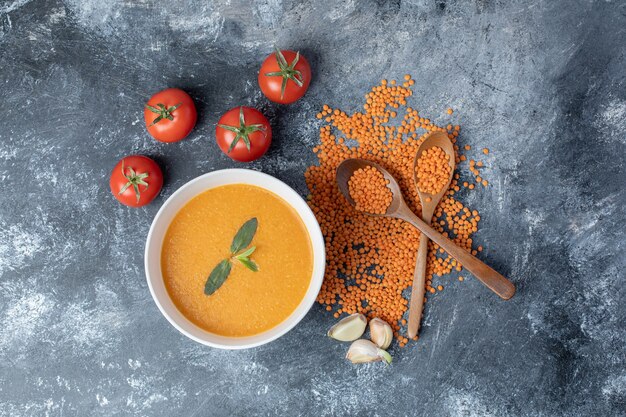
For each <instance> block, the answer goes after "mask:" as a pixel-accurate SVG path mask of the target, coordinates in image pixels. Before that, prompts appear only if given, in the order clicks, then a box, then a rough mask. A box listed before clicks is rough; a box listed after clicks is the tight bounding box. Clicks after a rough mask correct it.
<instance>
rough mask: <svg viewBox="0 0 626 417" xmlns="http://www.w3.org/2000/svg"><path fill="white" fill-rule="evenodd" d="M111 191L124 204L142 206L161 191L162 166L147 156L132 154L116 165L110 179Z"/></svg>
mask: <svg viewBox="0 0 626 417" xmlns="http://www.w3.org/2000/svg"><path fill="white" fill-rule="evenodd" d="M109 185H110V186H111V193H113V196H114V197H115V198H117V199H118V201H119V202H120V203H122V204H125V205H127V206H130V207H141V206H145V205H146V204H148V203H150V202H151V201H152V200H154V198H155V197H156V196H157V195H158V194H159V191H161V187H162V186H163V173H162V172H161V168H159V166H158V165H157V163H156V162H154V161H153V160H152V159H150V158H148V157H147V156H141V155H131V156H127V157H126V158H122V160H121V161H119V162H118V163H117V165H115V168H113V172H111V179H110V180H109Z"/></svg>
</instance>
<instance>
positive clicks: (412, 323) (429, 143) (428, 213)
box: [407, 132, 455, 339]
mask: <svg viewBox="0 0 626 417" xmlns="http://www.w3.org/2000/svg"><path fill="white" fill-rule="evenodd" d="M434 146H437V147H439V148H441V149H443V151H444V152H445V153H446V154H447V155H448V162H449V164H450V177H449V178H448V181H447V182H446V183H445V184H444V185H443V186H442V187H441V191H439V192H438V193H437V194H430V193H425V192H422V191H421V190H420V189H419V187H418V186H417V184H418V181H417V171H416V168H417V161H418V160H419V158H420V157H421V156H422V153H423V152H424V151H426V150H428V149H430V148H432V147H434ZM454 165H455V155H454V147H453V145H452V142H451V141H450V138H448V135H447V134H445V133H443V132H433V133H430V134H429V135H428V136H426V138H425V139H424V142H422V144H421V145H420V147H419V148H418V150H417V153H416V154H415V159H414V161H413V181H414V182H415V188H417V193H418V195H419V198H420V202H421V203H422V220H424V221H425V222H426V223H427V224H430V223H431V222H432V219H433V213H434V212H435V208H436V207H437V204H439V201H440V200H441V198H442V197H443V196H444V195H445V194H446V192H447V191H448V187H449V186H450V182H451V181H452V176H453V175H454ZM428 240H429V239H428V236H426V234H425V233H421V234H420V246H419V250H418V252H417V260H416V261H415V271H414V272H413V289H412V290H411V304H410V306H409V325H408V332H407V333H408V336H409V338H410V339H412V338H414V337H415V336H416V335H417V333H418V332H419V329H420V322H421V320H422V311H423V309H424V294H425V292H426V263H427V262H426V261H427V257H428Z"/></svg>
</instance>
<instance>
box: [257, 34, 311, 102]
mask: <svg viewBox="0 0 626 417" xmlns="http://www.w3.org/2000/svg"><path fill="white" fill-rule="evenodd" d="M274 50H275V51H276V61H277V62H278V67H279V68H280V71H276V72H267V73H265V75H266V76H267V77H283V83H282V85H281V86H280V98H281V99H282V98H283V97H284V96H285V89H286V88H287V81H288V80H292V81H293V82H294V83H296V85H297V86H298V87H302V85H303V84H304V82H303V80H302V73H301V72H300V71H298V70H297V69H295V67H296V64H297V63H298V61H299V60H300V51H298V52H296V57H295V58H294V59H293V61H291V64H289V63H287V60H286V59H285V56H284V55H283V53H282V52H281V51H280V49H278V48H277V47H276V45H274Z"/></svg>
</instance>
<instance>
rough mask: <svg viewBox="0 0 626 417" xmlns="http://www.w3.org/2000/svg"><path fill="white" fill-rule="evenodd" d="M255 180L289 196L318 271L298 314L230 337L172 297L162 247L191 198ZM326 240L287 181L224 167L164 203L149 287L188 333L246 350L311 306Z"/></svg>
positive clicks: (148, 256) (150, 249)
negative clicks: (188, 314) (197, 320)
mask: <svg viewBox="0 0 626 417" xmlns="http://www.w3.org/2000/svg"><path fill="white" fill-rule="evenodd" d="M228 184H250V185H256V186H257V187H261V188H264V189H266V190H269V191H271V192H273V193H274V194H276V195H278V196H280V197H281V198H282V199H283V200H285V201H286V202H287V203H288V204H289V205H291V207H293V208H294V209H295V210H296V212H297V213H298V214H299V215H300V218H301V219H302V221H303V222H304V225H305V226H306V229H307V231H308V233H309V237H310V239H311V246H312V249H313V274H312V276H311V282H310V283H309V288H308V289H307V291H306V294H305V295H304V298H303V299H302V301H301V302H300V304H299V305H298V307H297V308H296V309H295V310H294V312H293V313H291V315H290V316H289V317H288V318H287V319H286V320H285V321H283V322H282V323H280V324H279V325H278V326H276V327H274V328H272V329H270V330H267V331H265V332H263V333H260V334H257V335H254V336H248V337H226V336H220V335H216V334H214V333H210V332H207V331H206V330H203V329H201V328H200V327H198V326H196V325H195V324H193V323H192V322H191V321H189V320H187V318H185V316H183V315H182V313H181V312H180V311H178V309H177V308H176V306H175V305H174V303H173V302H172V300H171V299H170V297H169V295H168V293H167V290H166V288H165V283H164V282H163V275H162V273H161V247H162V245H163V238H164V237H165V233H166V232H167V228H168V227H169V225H170V223H171V222H172V219H173V218H174V216H175V215H176V213H178V210H180V209H181V208H182V207H183V206H184V205H185V204H186V203H187V202H188V201H189V200H191V199H192V198H194V197H195V196H197V195H198V194H200V193H202V192H204V191H206V190H208V189H211V188H214V187H218V186H221V185H228ZM325 256H326V253H325V246H324V238H323V237H322V232H321V230H320V227H319V224H318V223H317V220H316V219H315V215H314V214H313V212H312V211H311V209H310V208H309V206H308V205H307V204H306V202H305V201H304V200H303V199H302V197H300V196H299V195H298V193H296V192H295V191H294V190H293V189H292V188H291V187H289V186H288V185H287V184H285V183H284V182H282V181H280V180H278V179H276V178H274V177H272V176H270V175H267V174H263V173H261V172H257V171H252V170H249V169H224V170H220V171H214V172H210V173H208V174H204V175H201V176H199V177H197V178H195V179H193V180H191V181H189V182H188V183H187V184H185V185H183V186H182V187H180V188H179V189H178V190H176V192H175V193H174V194H172V195H171V197H170V198H168V199H167V201H166V202H165V203H164V204H163V206H162V207H161V209H160V210H159V212H158V213H157V214H156V216H155V217H154V220H153V221H152V226H151V227H150V232H149V233H148V239H147V241H146V251H145V268H146V278H147V279H148V287H149V288H150V293H151V294H152V298H154V302H155V303H156V305H157V306H158V307H159V310H161V313H162V314H163V315H164V316H165V318H166V319H167V320H168V321H169V322H170V323H171V324H172V326H174V327H175V328H176V329H178V331H180V332H181V333H182V334H184V335H185V336H187V337H189V338H190V339H193V340H195V341H196V342H199V343H202V344H205V345H207V346H212V347H216V348H221V349H246V348H251V347H255V346H260V345H263V344H265V343H268V342H271V341H272V340H274V339H277V338H279V337H280V336H282V335H284V334H285V333H287V332H288V331H289V330H291V329H292V328H293V327H294V326H295V325H296V324H298V322H300V320H302V318H303V317H304V316H305V315H306V313H307V312H308V311H309V310H310V309H311V306H312V305H313V303H314V302H315V298H316V297H317V294H318V293H319V291H320V288H321V286H322V280H323V279H324V268H325V264H326V259H325Z"/></svg>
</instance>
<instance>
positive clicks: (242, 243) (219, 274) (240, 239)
mask: <svg viewBox="0 0 626 417" xmlns="http://www.w3.org/2000/svg"><path fill="white" fill-rule="evenodd" d="M258 225H259V222H258V220H257V219H256V217H253V218H251V219H250V220H248V221H247V222H245V223H244V224H243V226H241V227H240V228H239V231H238V232H237V234H236V235H235V237H234V238H233V243H231V245H230V257H228V258H226V259H223V260H222V261H220V263H218V264H217V265H216V266H215V268H213V271H211V274H210V275H209V278H208V279H207V281H206V284H205V285H204V293H205V294H206V295H211V294H213V293H214V292H215V291H217V290H218V289H219V288H220V287H221V286H222V284H223V283H224V281H226V278H228V275H229V274H230V270H231V269H232V267H233V261H238V262H239V263H240V264H242V265H243V266H245V267H246V268H248V269H249V270H251V271H252V272H257V271H258V270H259V266H258V265H257V264H256V262H254V261H253V260H252V259H250V255H252V254H253V253H254V251H255V250H256V246H250V243H252V239H253V238H254V235H255V234H256V229H257V227H258ZM248 246H250V247H249V248H248Z"/></svg>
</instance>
